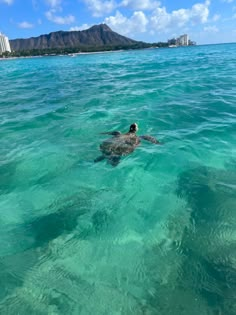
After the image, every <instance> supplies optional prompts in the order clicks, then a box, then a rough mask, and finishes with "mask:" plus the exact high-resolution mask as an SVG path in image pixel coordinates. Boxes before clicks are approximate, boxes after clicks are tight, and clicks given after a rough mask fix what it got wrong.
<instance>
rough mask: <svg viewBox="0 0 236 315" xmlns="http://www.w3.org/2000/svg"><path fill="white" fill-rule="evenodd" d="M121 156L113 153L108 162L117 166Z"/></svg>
mask: <svg viewBox="0 0 236 315" xmlns="http://www.w3.org/2000/svg"><path fill="white" fill-rule="evenodd" d="M120 158H121V157H120V156H118V155H112V156H110V157H109V159H108V163H109V164H111V165H112V166H117V165H118V164H119V163H120Z"/></svg>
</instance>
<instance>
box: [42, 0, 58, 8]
mask: <svg viewBox="0 0 236 315" xmlns="http://www.w3.org/2000/svg"><path fill="white" fill-rule="evenodd" d="M61 2H62V0H46V3H47V4H48V5H49V6H50V7H52V8H57V7H60V5H61Z"/></svg>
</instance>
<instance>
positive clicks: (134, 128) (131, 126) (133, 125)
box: [129, 123, 138, 133]
mask: <svg viewBox="0 0 236 315" xmlns="http://www.w3.org/2000/svg"><path fill="white" fill-rule="evenodd" d="M137 131H138V125H137V124H136V123H134V124H132V125H130V127H129V132H132V133H135V132H137Z"/></svg>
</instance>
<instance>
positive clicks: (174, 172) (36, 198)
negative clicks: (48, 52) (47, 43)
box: [0, 44, 236, 315]
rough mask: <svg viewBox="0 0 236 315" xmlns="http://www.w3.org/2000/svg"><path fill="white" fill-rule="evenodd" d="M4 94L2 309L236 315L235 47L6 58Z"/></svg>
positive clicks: (0, 125)
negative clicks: (116, 152) (123, 142)
mask: <svg viewBox="0 0 236 315" xmlns="http://www.w3.org/2000/svg"><path fill="white" fill-rule="evenodd" d="M0 100H1V101H0V139H1V140H0V143H1V150H0V313H1V314H4V315H7V314H10V315H11V314H12V315H13V314H14V315H15V314H20V315H28V314H33V315H34V314H35V315H41V314H53V315H56V314H58V315H61V314H76V315H77V314H79V315H90V314H91V315H113V314H114V315H129V314H134V315H153V314H157V315H172V314H173V315H199V314H201V315H233V314H236V234H235V231H236V157H235V156H236V44H225V45H211V46H196V47H187V48H176V49H174V48H172V49H148V50H139V51H126V52H115V53H104V54H89V55H78V56H76V57H74V58H71V57H69V56H57V57H43V58H40V57H39V58H29V59H14V60H2V61H0ZM133 122H136V123H138V124H139V132H138V133H139V134H140V135H141V134H150V135H152V136H154V137H156V138H157V139H159V140H160V141H161V142H162V143H163V145H162V146H158V145H154V144H151V143H148V142H145V141H142V144H141V145H140V146H139V147H138V148H137V149H136V150H135V151H134V153H132V154H131V155H129V156H126V157H124V158H122V161H121V163H120V164H119V165H118V166H117V167H113V166H111V165H109V164H107V163H106V161H102V162H100V163H94V162H93V161H94V159H95V158H96V157H97V156H99V155H100V153H99V144H100V143H101V142H102V141H103V140H105V139H106V136H104V135H101V134H99V133H101V132H104V131H111V130H120V131H122V132H125V131H127V129H128V128H129V125H130V124H131V123H133Z"/></svg>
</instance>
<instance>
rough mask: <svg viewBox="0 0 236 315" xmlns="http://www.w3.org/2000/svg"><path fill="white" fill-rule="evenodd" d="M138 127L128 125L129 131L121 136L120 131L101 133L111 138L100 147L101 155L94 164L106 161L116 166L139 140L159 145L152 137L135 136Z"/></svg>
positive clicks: (133, 148) (132, 149)
mask: <svg viewBox="0 0 236 315" xmlns="http://www.w3.org/2000/svg"><path fill="white" fill-rule="evenodd" d="M137 131H138V125H137V124H136V123H134V124H132V125H130V128H129V131H128V132H126V133H124V134H122V133H121V132H120V131H111V132H103V133H101V134H104V135H112V136H113V137H112V138H110V139H107V140H105V141H104V142H102V144H101V145H100V150H101V152H102V155H101V156H99V157H97V158H96V159H95V160H94V162H99V161H102V160H104V159H107V161H108V163H110V164H111V165H113V166H117V165H118V164H119V162H120V159H121V157H122V156H124V155H128V154H130V153H132V152H133V151H134V150H135V148H136V147H137V146H138V145H139V144H140V142H141V139H144V140H147V141H150V142H152V143H155V144H160V142H159V141H158V140H156V139H155V138H153V137H152V136H148V135H144V136H137V135H136V132H137Z"/></svg>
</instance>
